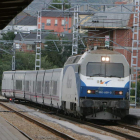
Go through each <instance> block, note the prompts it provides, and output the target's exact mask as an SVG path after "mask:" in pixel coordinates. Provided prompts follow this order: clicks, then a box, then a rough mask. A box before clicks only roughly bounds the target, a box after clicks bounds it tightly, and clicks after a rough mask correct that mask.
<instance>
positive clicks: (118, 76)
mask: <svg viewBox="0 0 140 140" xmlns="http://www.w3.org/2000/svg"><path fill="white" fill-rule="evenodd" d="M106 77H118V78H121V77H120V76H117V75H109V76H108V75H107V76H106Z"/></svg>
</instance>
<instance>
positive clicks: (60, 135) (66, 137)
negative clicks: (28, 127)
mask: <svg viewBox="0 0 140 140" xmlns="http://www.w3.org/2000/svg"><path fill="white" fill-rule="evenodd" d="M0 105H1V106H3V107H5V108H7V109H8V110H12V111H13V113H15V114H17V115H19V116H21V117H23V118H24V119H26V120H28V121H30V122H32V123H34V124H36V125H38V126H40V127H41V128H43V129H45V130H47V131H50V132H52V133H53V134H55V135H57V136H59V137H61V138H63V139H66V140H75V139H74V138H73V137H71V136H69V135H66V134H64V133H61V132H60V131H58V130H56V129H53V128H51V127H49V126H47V125H45V124H42V123H40V122H39V121H36V120H34V119H32V118H30V117H28V116H26V115H24V114H22V113H19V112H18V111H16V110H14V109H12V108H10V107H8V106H6V105H4V104H2V103H0Z"/></svg>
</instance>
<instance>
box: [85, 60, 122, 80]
mask: <svg viewBox="0 0 140 140" xmlns="http://www.w3.org/2000/svg"><path fill="white" fill-rule="evenodd" d="M86 73H87V76H90V77H119V78H120V77H124V66H123V64H122V63H101V62H90V63H88V64H87V72H86Z"/></svg>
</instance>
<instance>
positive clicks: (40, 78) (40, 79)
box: [36, 70, 45, 104]
mask: <svg viewBox="0 0 140 140" xmlns="http://www.w3.org/2000/svg"><path fill="white" fill-rule="evenodd" d="M44 73H45V71H44V70H40V71H38V74H37V81H36V99H37V100H36V101H37V103H39V104H43V97H42V89H43V79H44Z"/></svg>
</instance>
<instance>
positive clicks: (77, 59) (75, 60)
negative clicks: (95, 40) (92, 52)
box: [73, 56, 81, 63]
mask: <svg viewBox="0 0 140 140" xmlns="http://www.w3.org/2000/svg"><path fill="white" fill-rule="evenodd" d="M80 58H81V56H77V57H76V58H75V59H74V61H73V63H77V62H78V61H79V60H80Z"/></svg>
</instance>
